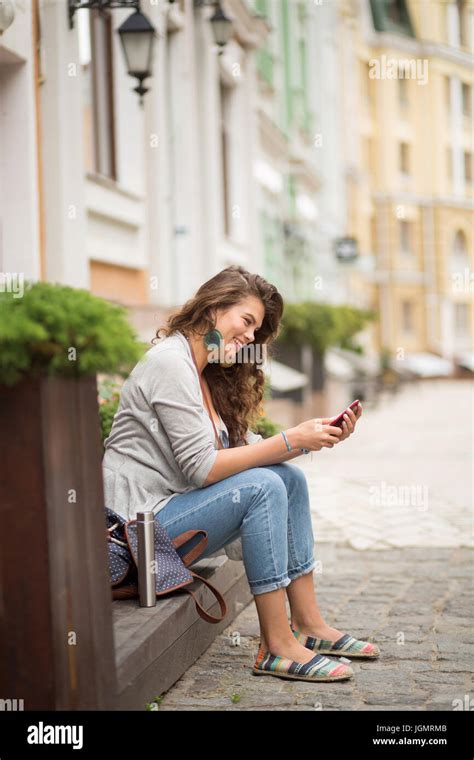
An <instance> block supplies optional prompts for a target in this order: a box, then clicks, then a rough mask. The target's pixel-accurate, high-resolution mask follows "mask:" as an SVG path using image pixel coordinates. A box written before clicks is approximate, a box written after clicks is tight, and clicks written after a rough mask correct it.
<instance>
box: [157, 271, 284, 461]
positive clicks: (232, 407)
mask: <svg viewBox="0 0 474 760" xmlns="http://www.w3.org/2000/svg"><path fill="white" fill-rule="evenodd" d="M247 296H256V297H257V298H260V300H261V301H262V303H263V305H264V308H265V316H264V318H263V321H262V326H261V327H260V329H259V330H256V331H255V333H254V341H253V343H254V344H255V345H256V344H261V345H265V349H263V350H264V351H265V353H266V356H267V357H269V356H271V355H272V354H273V352H272V350H271V349H270V345H271V344H272V343H273V341H274V340H275V339H276V338H277V337H278V334H279V332H280V320H281V317H282V314H283V298H282V297H281V295H280V293H279V292H278V290H277V289H276V287H275V286H274V285H271V284H270V283H269V282H267V281H266V280H265V279H264V278H263V277H260V275H258V274H251V273H250V272H248V271H247V270H246V269H245V268H244V267H242V266H237V265H235V264H232V265H231V266H228V267H226V268H225V269H222V270H221V271H220V272H218V274H216V275H214V277H211V279H210V280H208V281H207V282H205V283H204V284H203V285H201V287H200V288H199V290H198V291H197V292H196V295H195V296H194V297H193V298H191V299H189V300H188V301H186V303H185V304H184V305H183V306H182V307H181V308H180V309H179V310H177V311H174V312H173V313H172V314H170V315H169V317H168V318H167V321H166V325H165V327H160V328H158V330H157V331H156V337H155V338H153V340H152V341H151V342H152V343H155V341H156V340H160V339H161V338H164V337H167V336H169V335H172V334H173V333H174V332H176V331H177V330H180V331H181V332H182V333H183V334H184V335H186V336H189V335H190V334H195V335H202V336H203V337H204V335H206V333H208V332H209V331H210V330H213V329H214V328H215V320H214V313H215V310H216V309H224V310H225V309H228V308H230V307H231V306H234V305H236V304H238V303H240V302H241V301H242V300H243V299H244V298H246V297H247ZM254 354H255V355H256V354H257V352H254ZM203 375H204V377H205V379H206V380H207V383H208V386H209V389H210V392H211V396H212V401H213V404H214V407H215V409H216V410H217V411H218V412H219V414H220V415H221V417H222V419H223V420H224V422H225V424H226V425H227V429H228V431H229V446H242V445H245V444H246V440H245V433H246V431H247V428H248V427H251V426H253V425H254V424H255V423H256V422H257V420H258V418H259V417H260V416H261V415H262V414H263V407H262V399H263V394H264V387H265V374H264V372H263V370H262V369H261V368H260V367H259V366H258V365H257V363H256V362H255V361H251V360H246V361H243V362H235V363H234V364H232V365H231V366H230V367H224V366H222V365H221V364H219V363H218V362H208V363H207V364H206V366H205V368H204V370H203Z"/></svg>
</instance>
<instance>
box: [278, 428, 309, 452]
mask: <svg viewBox="0 0 474 760" xmlns="http://www.w3.org/2000/svg"><path fill="white" fill-rule="evenodd" d="M281 434H282V436H283V438H284V439H285V443H286V448H287V449H288V451H293V446H291V444H290V443H289V441H288V438H287V436H286V433H285V431H284V430H282V431H281ZM300 451H302V452H303V454H309V449H300Z"/></svg>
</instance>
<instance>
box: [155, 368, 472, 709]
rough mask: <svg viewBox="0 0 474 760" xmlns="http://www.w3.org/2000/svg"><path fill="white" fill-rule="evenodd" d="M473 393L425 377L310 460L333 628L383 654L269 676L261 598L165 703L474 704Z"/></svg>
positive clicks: (321, 595)
mask: <svg viewBox="0 0 474 760" xmlns="http://www.w3.org/2000/svg"><path fill="white" fill-rule="evenodd" d="M472 398H473V396H472V385H471V384H468V383H466V382H455V381H448V382H443V383H440V382H436V381H434V382H433V381H431V382H430V381H424V382H423V383H420V384H419V385H417V386H413V387H410V388H407V389H406V390H405V391H403V393H402V394H401V395H400V396H398V397H395V398H394V399H391V400H390V403H387V404H384V405H383V406H379V407H378V408H376V409H367V410H364V412H363V416H362V418H361V421H360V422H359V424H358V428H357V432H356V433H355V434H354V436H351V438H350V439H349V440H348V441H346V442H344V443H343V444H341V446H340V447H338V446H336V447H335V448H334V449H332V450H325V451H322V452H318V453H314V454H313V455H312V457H313V461H310V455H308V456H307V457H301V458H300V459H299V460H298V464H300V465H301V466H302V467H303V469H304V470H305V472H306V475H307V479H308V485H309V488H310V496H311V505H312V513H313V523H314V534H315V539H316V544H315V557H316V558H317V559H318V560H319V561H320V563H319V565H318V568H317V572H315V574H314V581H315V588H316V590H317V596H318V600H319V604H320V607H321V609H322V611H323V614H324V616H325V618H326V620H327V622H328V623H329V624H330V625H333V626H335V627H337V628H339V629H340V630H343V631H345V632H348V633H351V634H353V635H355V636H357V637H358V638H369V639H371V640H374V641H376V642H377V643H378V644H379V645H380V648H381V650H382V655H381V658H380V659H379V660H378V661H374V662H370V661H365V662H364V661H363V660H352V662H351V666H352V667H353V669H354V671H355V676H354V678H353V679H352V680H351V681H344V682H341V683H322V684H309V683H304V682H303V681H287V680H283V679H280V678H270V677H269V678H266V679H262V678H257V677H256V676H254V675H253V674H252V672H251V667H252V664H253V661H254V658H255V655H256V652H257V647H258V632H259V628H258V618H257V613H256V609H255V605H254V603H253V602H252V603H251V604H250V605H248V606H247V607H246V608H245V609H244V610H242V612H241V613H240V615H239V616H238V617H237V618H236V619H235V620H234V621H233V622H232V624H231V625H230V626H229V627H228V628H227V629H225V630H224V632H223V633H222V634H221V635H220V636H218V637H217V639H216V640H215V641H214V642H213V644H212V645H211V646H210V647H209V649H208V650H207V651H206V652H205V654H204V655H203V656H202V657H200V658H199V660H197V662H196V663H195V664H194V665H193V666H192V667H191V668H190V669H189V670H188V671H187V672H186V674H185V675H184V676H183V677H182V678H181V679H180V680H179V681H178V682H177V683H176V684H175V685H174V686H173V687H172V688H171V689H169V690H168V692H166V693H165V694H164V695H162V697H163V698H162V702H161V705H160V707H159V709H160V710H269V709H271V710H346V709H347V710H357V709H359V710H360V709H362V710H453V709H473V707H474V702H470V700H473V691H472V672H473V664H474V644H473V643H472V636H471V631H472V624H473V603H472V575H473V573H472V567H473V565H472V561H473V553H472V549H471V547H472V507H471V502H472V479H471V481H469V477H470V476H471V478H472V433H471V422H470V409H471V408H472V407H471V405H472ZM466 412H467V414H466ZM460 420H464V424H459V421H460ZM454 421H455V422H454ZM288 613H289V608H288ZM154 696H155V695H150V700H151V699H152V698H153V697H154Z"/></svg>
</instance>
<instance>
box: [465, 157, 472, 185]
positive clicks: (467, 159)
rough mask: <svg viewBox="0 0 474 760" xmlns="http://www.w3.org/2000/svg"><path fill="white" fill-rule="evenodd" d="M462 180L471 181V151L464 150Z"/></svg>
mask: <svg viewBox="0 0 474 760" xmlns="http://www.w3.org/2000/svg"><path fill="white" fill-rule="evenodd" d="M464 181H465V182H472V153H469V151H467V150H465V151H464Z"/></svg>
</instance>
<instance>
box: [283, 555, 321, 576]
mask: <svg viewBox="0 0 474 760" xmlns="http://www.w3.org/2000/svg"><path fill="white" fill-rule="evenodd" d="M315 567H316V560H315V559H314V558H313V559H310V560H308V562H305V563H304V565H300V566H299V567H297V568H295V570H288V575H289V577H290V578H291V581H294V580H295V579H296V578H299V577H300V575H306V573H310V572H311V571H312V570H314V569H315Z"/></svg>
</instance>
